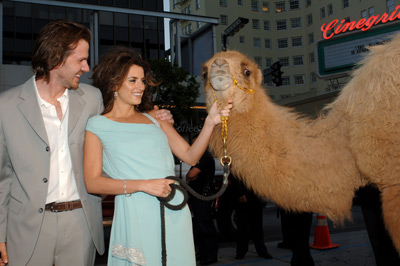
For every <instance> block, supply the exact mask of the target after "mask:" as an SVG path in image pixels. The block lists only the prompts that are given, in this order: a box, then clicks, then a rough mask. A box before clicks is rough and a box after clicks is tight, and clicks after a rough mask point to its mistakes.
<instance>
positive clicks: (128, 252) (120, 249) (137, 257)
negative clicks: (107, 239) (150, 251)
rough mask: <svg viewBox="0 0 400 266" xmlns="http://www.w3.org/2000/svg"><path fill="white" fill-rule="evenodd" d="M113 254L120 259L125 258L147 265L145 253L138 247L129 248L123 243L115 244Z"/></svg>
mask: <svg viewBox="0 0 400 266" xmlns="http://www.w3.org/2000/svg"><path fill="white" fill-rule="evenodd" d="M112 255H113V257H116V258H118V259H124V260H127V261H130V262H133V263H135V264H137V265H146V259H145V257H144V254H143V253H142V252H140V251H138V250H137V249H136V248H127V247H124V246H122V245H113V247H112Z"/></svg>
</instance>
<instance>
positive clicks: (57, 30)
mask: <svg viewBox="0 0 400 266" xmlns="http://www.w3.org/2000/svg"><path fill="white" fill-rule="evenodd" d="M90 38H91V36H90V31H89V29H88V28H86V27H84V26H83V25H81V24H78V23H75V22H72V21H68V20H63V19H59V20H55V21H52V22H50V23H49V24H47V25H46V26H44V27H43V28H42V29H41V30H40V32H39V35H38V37H37V39H36V46H35V50H34V52H33V56H32V68H33V71H34V72H35V73H36V79H42V78H43V79H44V80H45V81H47V82H48V81H49V79H50V71H51V70H53V69H54V68H55V67H57V66H59V65H60V64H62V63H63V62H64V60H65V59H66V58H67V57H68V55H69V54H70V53H71V51H72V50H73V49H75V48H76V46H77V45H78V42H79V41H80V40H85V41H86V42H87V43H90Z"/></svg>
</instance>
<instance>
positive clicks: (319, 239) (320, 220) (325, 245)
mask: <svg viewBox="0 0 400 266" xmlns="http://www.w3.org/2000/svg"><path fill="white" fill-rule="evenodd" d="M338 246H339V245H338V244H332V243H331V237H330V235H329V228H328V222H327V221H326V216H322V215H317V226H316V227H315V234H314V244H311V245H310V247H312V248H315V249H330V248H337V247H338Z"/></svg>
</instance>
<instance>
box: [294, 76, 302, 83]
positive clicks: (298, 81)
mask: <svg viewBox="0 0 400 266" xmlns="http://www.w3.org/2000/svg"><path fill="white" fill-rule="evenodd" d="M304 83H305V80H304V75H295V76H294V84H295V85H303V84H304Z"/></svg>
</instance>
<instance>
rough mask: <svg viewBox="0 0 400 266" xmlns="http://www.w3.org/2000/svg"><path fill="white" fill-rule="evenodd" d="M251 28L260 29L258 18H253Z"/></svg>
mask: <svg viewBox="0 0 400 266" xmlns="http://www.w3.org/2000/svg"><path fill="white" fill-rule="evenodd" d="M252 22H253V30H259V29H260V20H259V19H253V20H252Z"/></svg>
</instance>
